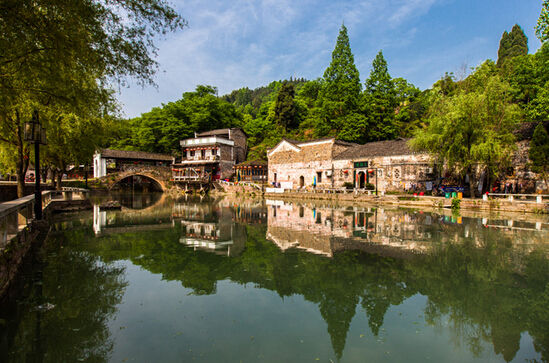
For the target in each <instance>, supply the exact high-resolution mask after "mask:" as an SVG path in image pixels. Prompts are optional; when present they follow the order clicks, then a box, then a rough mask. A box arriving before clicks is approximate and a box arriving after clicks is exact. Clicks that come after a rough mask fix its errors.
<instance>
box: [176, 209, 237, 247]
mask: <svg viewBox="0 0 549 363" xmlns="http://www.w3.org/2000/svg"><path fill="white" fill-rule="evenodd" d="M172 215H173V216H174V218H180V219H181V237H180V239H179V241H180V242H181V243H182V244H184V245H187V246H189V247H193V248H194V249H195V250H196V249H200V250H205V251H209V252H214V253H216V254H220V255H227V256H237V255H239V254H240V253H242V251H243V250H244V247H245V245H246V227H245V226H244V225H241V224H237V223H235V222H234V220H233V219H234V216H235V210H234V209H233V208H231V207H224V206H221V205H220V204H219V203H211V204H205V203H193V202H189V203H180V204H176V205H175V206H174V211H173V213H172Z"/></svg>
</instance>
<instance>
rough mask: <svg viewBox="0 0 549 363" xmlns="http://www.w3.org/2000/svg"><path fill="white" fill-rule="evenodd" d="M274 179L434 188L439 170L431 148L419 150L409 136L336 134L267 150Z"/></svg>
mask: <svg viewBox="0 0 549 363" xmlns="http://www.w3.org/2000/svg"><path fill="white" fill-rule="evenodd" d="M267 157H268V161H269V163H268V168H269V172H268V181H269V184H273V183H274V184H275V185H277V186H278V185H280V187H282V188H285V189H303V188H304V189H308V188H341V187H345V186H352V187H354V188H357V189H364V188H366V187H367V185H368V184H373V185H374V186H375V185H376V183H377V188H378V190H380V191H396V190H404V189H410V188H411V187H412V186H416V187H418V188H424V189H426V190H430V189H431V188H432V185H433V181H434V179H435V170H434V168H433V166H432V162H431V159H430V157H429V155H428V154H426V153H415V152H413V151H412V150H410V148H409V147H408V140H403V139H399V140H388V141H377V142H370V143H367V144H364V145H357V144H353V143H349V142H345V141H341V140H336V139H334V138H329V139H320V140H312V141H304V142H297V141H292V140H288V139H283V140H282V141H281V142H280V143H278V144H277V145H276V146H275V147H274V148H273V149H271V150H269V151H268V152H267Z"/></svg>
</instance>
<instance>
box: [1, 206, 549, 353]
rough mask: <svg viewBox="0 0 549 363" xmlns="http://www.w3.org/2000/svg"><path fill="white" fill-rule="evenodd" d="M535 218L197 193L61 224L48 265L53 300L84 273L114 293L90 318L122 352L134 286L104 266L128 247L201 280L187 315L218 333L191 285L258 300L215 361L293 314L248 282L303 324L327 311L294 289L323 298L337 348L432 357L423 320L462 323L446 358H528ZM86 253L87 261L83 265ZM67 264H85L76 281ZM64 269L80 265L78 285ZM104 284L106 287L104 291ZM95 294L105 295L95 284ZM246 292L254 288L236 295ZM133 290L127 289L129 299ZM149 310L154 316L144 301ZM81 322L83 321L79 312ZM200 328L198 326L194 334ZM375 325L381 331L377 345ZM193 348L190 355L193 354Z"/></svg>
mask: <svg viewBox="0 0 549 363" xmlns="http://www.w3.org/2000/svg"><path fill="white" fill-rule="evenodd" d="M90 217H91V216H90ZM531 218H533V219H534V221H533V222H529V221H521V220H517V219H503V218H500V217H492V218H487V219H485V220H483V219H482V218H473V217H457V216H451V215H445V214H444V213H443V212H439V213H422V212H420V211H413V210H392V209H387V208H372V207H356V206H355V207H353V206H350V207H345V206H342V207H333V206H329V205H321V204H312V203H304V204H300V203H285V202H281V201H266V202H265V204H263V202H261V201H237V200H227V199H221V200H217V199H216V200H212V199H210V200H201V199H197V198H187V199H184V200H180V201H175V202H174V201H170V200H165V201H163V202H162V203H157V204H155V205H154V206H153V207H151V208H149V209H147V210H146V211H143V210H132V211H130V210H122V211H101V210H100V209H97V210H94V213H93V221H89V224H88V225H86V224H85V223H84V222H83V223H82V227H81V228H78V225H77V224H76V223H73V224H71V225H70V228H69V229H67V230H63V228H61V227H59V230H60V233H59V234H58V236H57V237H55V238H57V240H56V241H57V243H59V244H62V245H63V247H64V248H63V249H61V250H60V251H61V252H60V253H61V254H60V256H61V255H64V254H70V256H76V257H74V260H72V261H71V260H70V259H62V260H59V262H57V260H56V258H55V257H53V259H52V260H50V257H48V261H49V262H48V266H52V269H50V270H48V269H45V270H44V281H51V282H48V283H47V285H48V288H47V291H48V293H47V295H48V296H49V297H48V299H46V300H47V301H51V302H52V303H53V304H57V303H58V302H59V301H62V299H68V300H69V301H72V300H71V299H75V298H76V296H78V289H79V286H77V285H75V284H76V281H77V280H78V276H80V275H82V276H84V278H83V280H82V281H85V282H86V283H87V284H89V285H90V286H88V287H86V289H87V290H89V293H90V294H91V295H93V294H97V296H99V297H100V298H99V301H97V304H99V305H105V307H104V308H100V307H94V306H92V307H91V310H92V311H95V315H96V316H97V319H98V321H99V323H98V324H97V325H93V324H94V323H93V321H89V322H87V324H91V325H93V326H97V329H98V330H97V331H98V332H101V334H100V335H101V337H103V338H104V339H103V340H101V339H96V340H94V341H87V343H89V345H88V346H87V349H89V350H90V351H92V352H94V351H96V350H97V351H101V349H103V348H101V349H100V347H106V348H105V349H106V350H107V351H111V350H114V352H113V354H115V353H116V344H114V346H113V343H112V341H111V340H109V339H110V338H109V336H110V335H109V334H112V331H111V332H108V331H105V324H104V322H105V320H104V319H105V318H106V317H109V316H112V314H115V311H116V309H115V308H114V306H115V305H116V304H118V303H119V302H120V296H121V294H122V292H123V291H124V288H125V285H124V281H123V280H121V277H120V276H122V273H123V271H113V273H112V276H113V277H112V279H111V280H109V279H107V278H102V277H101V274H99V272H101V269H107V270H108V271H111V270H112V269H114V268H115V266H116V263H117V262H118V261H128V262H127V263H131V264H132V265H135V266H139V267H140V268H141V269H142V270H143V271H148V272H150V273H151V274H159V275H160V276H161V281H163V282H165V281H174V282H177V284H178V285H179V288H181V287H183V288H184V289H190V291H192V294H190V295H189V294H186V296H187V297H186V299H187V300H185V301H184V303H185V305H184V306H185V311H186V312H187V317H186V319H188V320H186V321H185V326H199V327H200V331H204V334H205V335H206V336H208V337H211V336H216V334H219V333H218V331H219V324H221V323H220V322H219V321H215V322H210V323H208V322H206V321H205V320H204V319H203V314H204V312H202V311H201V310H197V312H195V313H193V310H192V308H191V306H192V301H194V300H192V299H194V298H197V296H196V295H199V296H200V297H202V298H205V297H207V296H210V297H212V298H213V299H215V306H220V307H221V306H222V307H223V315H227V316H231V314H234V315H235V316H236V315H238V313H237V311H233V310H232V309H237V308H238V309H242V310H243V311H245V312H246V314H245V317H242V319H246V316H248V315H250V316H251V317H253V319H251V320H250V321H247V325H246V324H244V325H246V328H245V329H244V331H238V330H229V331H230V334H229V337H228V338H226V340H225V341H222V342H221V341H219V342H216V344H219V345H220V346H221V348H220V352H221V353H220V354H221V355H218V356H215V357H213V358H211V359H210V360H211V361H216V360H217V361H220V360H231V361H238V359H237V357H233V356H230V357H232V358H228V357H229V354H230V353H229V352H231V351H232V349H233V348H234V347H235V346H236V342H237V338H236V337H237V336H242V335H243V336H245V338H246V339H247V340H248V341H249V340H250V335H251V333H250V330H252V331H253V330H257V329H263V330H265V329H264V327H265V326H269V327H271V326H276V325H277V323H278V321H277V319H280V316H281V315H276V314H274V312H273V311H270V310H264V309H263V305H256V304H254V303H252V302H250V301H249V300H247V298H246V297H245V296H248V295H246V293H245V292H246V291H245V290H246V289H247V288H248V289H249V288H253V290H254V291H255V290H257V291H268V292H275V293H276V296H278V297H281V298H283V300H282V301H280V300H276V299H273V295H274V294H263V295H261V301H263V302H264V301H267V300H268V301H272V303H273V304H279V305H277V306H278V308H279V309H281V310H282V311H283V312H284V314H285V315H287V316H288V320H289V321H298V322H299V325H300V326H298V327H295V328H293V329H296V330H299V329H301V328H302V327H301V326H303V327H306V326H309V325H311V326H313V324H314V322H312V321H311V322H310V321H308V320H306V319H305V318H304V317H303V316H302V314H300V313H299V312H298V310H297V308H296V305H295V300H294V299H292V297H295V296H297V297H299V298H301V299H303V300H304V301H306V302H308V303H311V304H314V305H315V306H316V307H317V309H318V313H319V314H320V317H321V318H322V321H323V322H324V323H323V324H325V326H326V330H325V332H327V333H328V335H329V340H330V345H331V347H332V352H333V354H331V355H328V356H326V357H324V356H321V358H322V360H324V361H326V360H329V359H332V360H334V359H340V360H349V361H356V360H364V359H368V358H370V359H374V360H377V359H376V356H375V355H374V352H376V351H377V350H382V351H385V350H392V351H393V353H397V352H398V350H399V349H405V348H399V347H400V346H403V342H406V341H413V342H414V343H415V344H416V345H417V347H414V349H412V350H409V351H405V352H400V353H401V354H403V356H405V357H406V358H408V360H409V361H423V360H425V359H426V356H428V355H430V354H434V348H433V347H432V346H431V341H429V340H421V336H420V334H419V330H420V327H421V329H426V330H428V331H430V332H432V333H433V334H434V335H436V336H441V335H442V336H445V335H448V336H450V338H451V341H452V342H453V345H450V346H444V345H442V346H437V349H439V350H441V352H440V354H441V355H439V358H440V357H442V358H444V357H448V356H450V355H452V356H454V355H455V356H456V357H457V356H458V355H459V356H460V357H464V359H465V360H471V359H473V358H475V357H476V358H480V359H483V360H494V359H496V358H497V357H499V359H503V360H505V361H510V360H513V359H519V358H520V359H523V358H526V359H541V360H543V361H548V360H549V331H548V330H547V326H549V259H548V256H549V246H548V243H547V230H548V224H547V219H543V218H541V217H534V216H532V217H531ZM510 221H512V222H510ZM64 226H66V227H67V226H68V225H67V224H65V225H64ZM538 227H539V228H538ZM94 232H95V233H94ZM311 252H312V253H311ZM77 258H83V261H80V260H78V259H77ZM88 259H89V260H88ZM94 261H95V262H94ZM99 261H101V262H99ZM61 262H63V263H62V266H61ZM74 263H76V264H78V265H79V266H80V267H79V270H78V271H76V272H71V267H70V266H72V264H74ZM53 266H56V267H55V269H53ZM98 268H99V269H100V271H99V272H98V271H96V270H97V269H98ZM80 269H82V270H85V271H81V270H80ZM109 269H111V270H109ZM65 274H67V275H70V276H73V277H72V278H73V280H74V283H73V282H71V281H73V280H71V278H70V276H69V277H65V276H64V275H65ZM117 274H118V275H117ZM96 275H99V276H97V277H96ZM115 275H116V276H118V277H116V278H115ZM109 276H110V275H109ZM88 277H89V278H88ZM65 278H69V281H68V285H66V288H67V290H65V282H64V279H65ZM126 278H127V279H128V283H129V284H130V285H132V284H135V285H137V286H138V288H137V289H138V290H139V291H146V292H147V294H148V295H151V294H152V295H156V294H157V295H158V296H157V297H156V299H157V301H158V303H159V304H160V302H161V301H169V300H170V299H173V297H172V295H171V293H167V292H165V294H166V295H163V293H162V291H163V290H162V289H160V288H159V286H157V285H154V284H153V283H149V284H145V283H144V282H143V281H142V280H139V279H134V278H132V277H131V276H126ZM54 281H55V283H54ZM226 281H230V282H233V283H234V284H233V285H230V287H229V286H227V285H224V286H225V287H224V289H223V290H218V284H220V283H222V282H226ZM56 284H57V285H56ZM105 284H106V285H107V287H108V288H107V289H106V292H104V294H105V296H106V297H105V298H101V296H103V295H101V294H103V292H102V291H101V289H102V288H103V287H102V286H103V285H105ZM59 285H60V286H63V287H62V288H61V291H60V292H57V290H56V288H55V286H59ZM44 291H46V289H45V290H44ZM94 291H95V292H94ZM86 296H87V298H88V299H93V297H90V296H89V294H86ZM235 296H241V298H239V299H238V300H235ZM117 299H118V300H117ZM125 299H128V298H125ZM31 300H32V298H31ZM200 301H201V302H205V301H207V300H200ZM94 303H95V302H94ZM130 303H131V301H127V300H124V304H122V305H121V306H120V309H123V308H124V306H126V305H128V304H130ZM28 305H29V306H31V305H32V304H30V303H29V304H28ZM77 307H78V308H79V309H80V308H84V307H82V306H79V305H77ZM113 309H114V310H113ZM219 309H221V308H219ZM23 310H24V309H23ZM98 310H100V311H101V312H104V315H101V314H100V313H98V312H97V311H98ZM207 313H208V312H206V314H207ZM209 313H210V314H215V312H214V311H210V312H209ZM33 314H34V313H33V312H32V311H30V310H29V311H27V312H21V313H20V318H19V321H20V323H18V324H15V325H16V326H17V327H16V328H13V329H12V331H13V333H11V336H12V337H13V336H17V337H20V338H18V339H19V340H17V344H18V345H17V347H18V346H19V345H25V344H26V346H27V347H35V348H36V345H35V344H34V343H32V337H31V336H32V332H33V331H34V330H32V329H31V328H29V323H23V322H26V321H33V322H34V321H35V320H33V319H35V318H33ZM90 314H91V313H90ZM125 314H126V315H128V314H130V313H129V312H125ZM136 314H137V313H136ZM158 314H165V315H166V316H167V318H166V319H167V320H170V319H176V317H178V316H180V314H181V312H180V311H178V310H173V311H172V310H169V309H167V310H165V311H164V310H163V311H162V312H158V313H157V315H155V317H154V319H155V320H154V321H151V323H150V325H149V326H158V324H159V323H158V322H157V319H161V316H160V315H158ZM399 314H403V315H407V314H408V315H410V316H413V317H414V318H413V319H412V320H411V321H408V322H406V321H404V320H402V319H401V320H395V316H397V317H398V316H399ZM201 316H202V318H201ZM137 318H138V319H143V317H142V316H141V315H140V314H137V315H136V319H137ZM56 319H59V322H58V323H56V322H55V320H56ZM89 319H91V318H89ZM10 321H11V320H10ZM361 321H365V323H364V325H365V326H364V327H363V326H360V327H359V328H355V329H354V331H355V332H356V330H357V329H359V331H360V332H361V333H362V334H363V335H366V337H365V339H364V340H361V339H360V338H357V337H353V336H352V335H351V332H352V331H353V326H355V327H356V325H357V324H360V322H361ZM10 324H11V323H10ZM50 324H59V329H65V327H66V325H64V324H66V322H65V321H64V320H63V316H61V315H55V316H54V318H53V319H52V320H51V322H50ZM75 324H76V323H75ZM416 324H417V325H416ZM10 326H11V325H10ZM71 328H75V329H79V327H76V325H75V327H72V326H71ZM29 329H30V330H29ZM80 329H81V328H80ZM159 329H160V330H159V332H158V334H162V332H163V330H162V328H159ZM163 329H165V330H168V327H163ZM189 329H190V328H189ZM234 329H236V328H234ZM280 329H284V327H281V328H280ZM280 329H279V330H276V329H273V332H272V333H271V335H267V337H268V339H267V338H266V342H265V343H263V344H264V345H263V346H262V347H263V349H264V350H265V351H266V352H267V351H272V352H275V351H276V352H278V351H279V350H280V349H279V348H278V345H277V342H278V341H280V340H281V339H283V337H284V336H289V335H291V334H292V333H293V332H292V331H291V330H290V328H288V327H286V328H285V329H287V330H280ZM52 331H55V327H52ZM200 331H198V330H197V329H194V330H193V332H192V334H190V335H188V336H187V339H191V338H189V336H192V335H199V334H200ZM311 331H314V332H311V333H310V334H312V335H311V336H308V337H307V338H308V339H310V340H311V341H319V343H320V344H321V345H322V341H323V339H324V338H323V336H322V333H323V332H320V331H316V330H311ZM91 334H92V335H93V334H96V335H97V334H99V333H93V332H92V333H91ZM231 336H234V337H235V338H234V339H235V340H231V338H230V337H231ZM105 337H106V338H105ZM369 337H371V339H369V340H368V342H369V343H368V344H370V345H365V341H366V338H369ZM48 339H53V337H49V338H48ZM80 339H82V337H81V338H80ZM73 340H75V341H71V344H75V345H76V346H77V347H78V346H79V345H78V344H79V342H78V341H76V340H77V337H74V339H73ZM269 341H270V342H271V343H272V344H269V343H268V342H269ZM14 342H15V340H14V339H13V338H11V340H10V342H9V343H7V344H6V345H7V349H6V351H11V352H18V350H17V349H18V348H16V345H15V343H14ZM140 344H145V345H146V344H148V343H147V342H146V341H143V342H141V343H140ZM195 344H196V346H192V347H191V348H192V349H193V350H196V349H198V348H201V349H204V350H206V351H212V350H213V348H212V345H211V343H210V341H209V340H208V343H207V344H206V343H199V342H197V343H195ZM200 344H203V345H200ZM250 344H251V343H250ZM271 345H272V347H271ZM151 348H152V347H151ZM28 349H30V348H28ZM33 349H34V348H33ZM48 349H52V347H49V348H48ZM71 349H72V348H71V347H64V346H63V345H60V347H59V351H62V352H63V353H62V354H66V355H58V356H59V357H61V358H63V357H65V358H66V357H68V356H69V355H70V354H73V356H74V357H80V356H82V353H81V352H80V351H72V350H71ZM304 349H305V348H304V345H302V343H300V342H299V341H296V342H289V343H288V344H287V345H285V349H284V351H285V352H287V354H288V357H290V359H297V358H295V357H298V356H300V354H302V353H303V350H304ZM46 350H47V349H46ZM250 350H251V348H250ZM240 353H242V351H240ZM11 354H15V355H14V356H16V355H17V354H19V353H11ZM101 354H102V353H101ZM101 354H98V355H101ZM158 354H160V355H159V356H158V357H156V358H157V359H158V360H159V361H161V360H163V359H162V358H163V356H162V353H158ZM165 354H167V353H165ZM181 354H183V353H181ZM184 354H190V353H188V352H186V353H184ZM184 354H183V355H182V356H180V358H181V359H183V360H185V359H186V360H190V359H192V356H191V355H184ZM311 354H312V353H311ZM315 354H316V353H315ZM292 357H293V358H292ZM254 358H255V360H257V356H254V357H251V358H250V360H254ZM309 358H310V357H309ZM377 358H379V356H377ZM63 360H64V361H69V360H70V359H61V361H63ZM99 360H101V359H99Z"/></svg>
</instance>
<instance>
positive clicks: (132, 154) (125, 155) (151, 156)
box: [100, 149, 173, 161]
mask: <svg viewBox="0 0 549 363" xmlns="http://www.w3.org/2000/svg"><path fill="white" fill-rule="evenodd" d="M100 154H101V156H102V157H103V158H113V159H136V160H157V161H172V160H173V157H172V156H171V155H166V154H156V153H148V152H144V151H128V150H113V149H103V150H101V151H100Z"/></svg>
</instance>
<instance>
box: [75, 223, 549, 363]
mask: <svg viewBox="0 0 549 363" xmlns="http://www.w3.org/2000/svg"><path fill="white" fill-rule="evenodd" d="M212 218H213V217H212ZM241 227H242V226H240V227H239V228H241ZM444 227H445V228H446V227H447V229H448V232H450V234H451V238H452V240H454V241H457V243H456V242H450V241H448V238H449V237H448V234H440V235H438V234H437V236H436V237H435V239H434V242H433V245H434V247H433V250H432V252H431V254H429V255H422V256H415V257H412V258H410V259H394V258H385V257H379V256H375V255H368V254H364V253H359V252H356V251H345V252H340V253H336V254H335V255H334V257H333V258H326V257H323V256H319V255H315V254H310V253H307V252H305V251H302V250H297V249H289V250H287V251H286V252H282V251H281V250H280V249H278V248H277V247H276V245H274V244H273V243H270V242H269V241H267V240H266V239H265V232H266V230H265V226H261V225H259V226H258V225H247V226H246V227H245V230H242V231H239V232H238V233H239V234H240V235H241V237H242V238H245V239H246V245H245V248H244V249H243V252H242V253H241V254H240V255H238V256H234V257H231V258H227V257H223V256H218V255H216V254H213V253H208V252H204V251H193V250H192V249H189V248H186V247H185V246H183V245H182V244H180V243H179V237H180V235H181V233H180V231H179V230H178V228H179V227H178V224H176V227H175V228H174V229H171V230H162V231H150V232H140V233H126V234H119V235H108V236H103V237H100V238H97V239H94V243H86V238H90V240H91V238H93V237H91V236H89V237H85V236H79V237H78V239H77V240H79V241H81V243H82V247H81V248H82V249H84V250H86V251H89V252H91V253H92V254H97V255H99V256H101V257H102V259H103V260H104V261H114V260H118V259H130V260H131V261H132V262H133V263H134V264H136V265H139V266H142V267H143V268H145V269H147V270H148V271H151V272H153V273H159V274H162V277H163V278H164V279H166V280H176V281H181V284H182V285H183V286H184V287H186V288H189V289H192V290H193V291H194V293H196V294H214V293H215V292H216V284H217V281H220V280H231V281H234V282H236V283H240V284H246V283H252V284H254V285H255V286H258V287H261V288H265V289H269V290H272V291H275V292H276V293H278V294H279V295H280V296H281V297H285V296H290V295H293V294H298V295H302V296H303V297H304V299H306V300H308V301H311V302H313V303H315V304H317V305H318V306H319V310H320V314H321V316H322V318H323V319H324V320H325V321H326V323H327V329H328V332H329V334H330V336H331V341H332V347H333V350H334V353H335V355H336V357H337V358H341V357H342V355H343V352H344V347H345V342H346V337H347V333H348V330H349V326H350V324H351V321H352V319H353V317H354V315H355V311H356V307H357V305H358V304H359V303H360V305H361V307H362V308H363V311H364V312H365V313H366V315H367V318H368V323H369V326H370V329H371V331H372V333H373V334H375V335H377V334H379V331H380V329H381V327H382V325H383V322H384V317H385V314H386V312H387V311H388V309H389V308H390V307H391V306H396V305H399V304H401V303H402V302H403V301H405V300H406V299H407V298H408V297H410V296H413V295H415V294H418V293H420V294H422V295H424V296H427V297H428V302H427V305H426V307H425V319H426V321H427V323H429V324H432V325H438V324H440V325H442V321H445V320H447V319H449V320H450V326H451V331H452V333H453V334H454V339H455V342H456V344H460V343H462V342H463V343H465V344H467V346H468V347H469V349H470V350H471V352H472V353H473V354H475V355H477V356H478V355H480V354H481V352H482V346H483V344H482V343H483V342H486V341H488V342H491V343H492V344H493V348H494V351H495V353H496V354H501V355H502V356H503V358H504V359H506V360H511V359H512V358H513V357H515V355H516V352H517V350H518V349H519V343H520V337H521V334H522V333H523V332H528V333H529V334H530V335H531V336H532V337H533V339H534V347H535V349H536V350H537V351H538V352H541V354H542V358H543V359H544V360H549V333H548V332H547V331H546V328H545V327H546V326H549V261H548V259H547V255H546V254H544V253H538V252H536V251H534V252H527V251H520V249H518V248H517V247H516V246H514V245H513V243H512V241H511V240H510V237H507V236H506V235H505V234H503V233H499V232H496V231H493V230H490V231H489V230H486V229H485V228H484V227H482V226H477V227H475V226H473V225H470V226H469V227H470V236H471V237H467V238H465V237H463V236H462V234H460V231H459V230H458V229H457V227H456V226H444ZM67 233H68V232H67ZM70 233H76V232H70ZM444 236H445V237H444ZM443 238H445V240H444V243H441V242H440V241H441V240H443ZM70 240H75V239H74V238H70Z"/></svg>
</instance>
